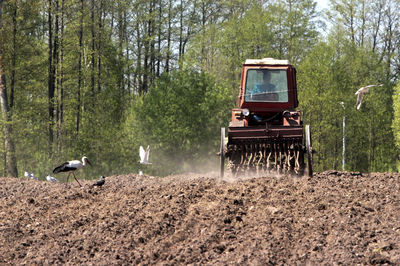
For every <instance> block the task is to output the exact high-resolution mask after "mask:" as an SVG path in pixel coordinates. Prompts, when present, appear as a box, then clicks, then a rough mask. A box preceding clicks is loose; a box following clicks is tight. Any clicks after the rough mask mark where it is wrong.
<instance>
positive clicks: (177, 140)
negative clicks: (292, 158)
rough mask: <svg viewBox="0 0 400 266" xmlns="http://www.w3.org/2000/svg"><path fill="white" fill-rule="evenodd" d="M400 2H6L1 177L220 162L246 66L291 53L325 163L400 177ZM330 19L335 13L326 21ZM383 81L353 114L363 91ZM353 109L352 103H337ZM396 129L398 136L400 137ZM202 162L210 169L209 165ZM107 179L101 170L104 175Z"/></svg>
mask: <svg viewBox="0 0 400 266" xmlns="http://www.w3.org/2000/svg"><path fill="white" fill-rule="evenodd" d="M398 8H399V3H398V1H394V0H379V1H365V0H356V1H354V0H353V1H349V0H332V1H330V5H329V9H328V10H327V12H320V11H318V10H317V8H316V2H314V1H312V0H284V1H263V0H261V1H260V0H244V1H239V0H224V1H211V0H113V1H110V0H97V1H94V0H86V1H85V0H46V1H39V0H31V1H23V0H8V1H5V0H0V25H1V29H0V75H1V82H0V99H1V111H2V119H1V126H2V129H3V130H2V132H1V134H0V135H1V137H2V143H3V145H1V146H0V153H1V154H2V155H3V156H2V159H3V160H2V161H3V164H2V165H0V171H2V173H3V175H5V176H21V173H22V172H23V171H24V170H29V171H36V172H37V173H38V174H39V175H43V176H45V175H46V174H47V173H50V172H51V170H52V166H54V165H56V164H57V163H60V162H62V161H64V160H69V159H78V158H80V157H82V156H83V155H86V156H87V157H89V158H90V159H91V161H92V162H94V164H95V165H96V167H93V168H92V169H89V170H85V173H83V175H85V176H86V177H88V178H91V177H93V178H94V176H95V175H98V174H104V175H106V174H113V173H124V172H137V171H138V169H139V168H140V165H139V164H138V162H137V161H138V159H139V158H138V147H139V146H140V145H147V144H150V145H151V150H152V151H151V155H150V158H151V159H153V160H154V163H153V165H151V166H149V167H147V169H145V170H146V171H148V172H149V173H152V174H159V175H165V174H170V173H174V172H180V171H187V170H193V169H197V168H202V167H206V166H209V167H210V168H211V169H213V167H214V166H215V163H217V161H218V160H217V158H216V157H214V156H215V152H216V150H217V149H218V148H217V147H218V142H219V137H218V136H219V128H220V127H222V126H225V127H226V126H227V125H228V122H229V120H230V109H231V108H232V107H234V105H235V104H236V99H237V95H238V86H239V80H240V68H241V65H242V63H243V62H244V60H245V59H247V58H262V57H274V58H279V59H289V60H290V62H291V63H292V64H293V65H294V66H295V67H296V68H297V70H298V87H299V97H300V108H301V109H302V111H303V114H304V119H305V122H306V123H309V124H311V126H312V131H313V145H314V148H315V149H316V150H317V153H316V155H315V156H316V157H315V158H316V159H315V162H316V169H317V170H319V171H322V170H324V169H341V167H342V165H341V162H342V138H343V134H342V133H343V130H342V122H341V121H342V119H343V117H346V121H347V123H346V133H345V135H346V136H345V137H346V141H347V142H346V143H347V145H346V166H345V168H346V170H354V171H397V162H398V154H399V153H398V150H397V149H396V148H395V145H394V144H395V143H396V141H395V136H396V134H398V133H397V132H398V126H396V125H398V124H396V123H395V121H396V117H395V112H394V110H395V106H396V104H397V102H398V101H394V100H393V99H395V98H393V95H394V94H395V91H394V88H395V85H396V84H397V83H398V77H399V70H400V61H399V60H398V58H399V57H398V55H399V49H400V45H399V44H400V34H399V30H398V29H399V27H398V26H399V22H400V19H399V15H398V14H397V12H396V10H398ZM323 14H326V15H323ZM370 83H382V84H384V86H383V87H379V89H376V90H371V92H370V94H369V95H368V96H366V97H365V98H366V99H365V102H364V103H363V106H362V108H361V110H358V111H357V110H355V107H354V106H355V95H354V92H355V91H356V90H357V88H358V87H359V86H362V85H368V84H370ZM340 102H344V108H343V107H342V106H341V105H340ZM396 130H397V131H396ZM200 166H202V167H200ZM96 178H97V176H96Z"/></svg>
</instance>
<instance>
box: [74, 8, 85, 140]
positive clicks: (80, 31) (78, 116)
mask: <svg viewBox="0 0 400 266" xmlns="http://www.w3.org/2000/svg"><path fill="white" fill-rule="evenodd" d="M83 3H84V0H81V12H80V16H81V17H80V22H79V56H78V91H77V95H76V102H77V103H76V124H75V134H76V136H78V135H79V124H80V118H81V87H82V53H83V15H84V13H83V11H84V10H83Z"/></svg>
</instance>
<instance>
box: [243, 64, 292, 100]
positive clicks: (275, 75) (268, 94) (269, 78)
mask: <svg viewBox="0 0 400 266" xmlns="http://www.w3.org/2000/svg"><path fill="white" fill-rule="evenodd" d="M244 100H245V101H246V102H281V103H283V102H288V100H289V99H288V83H287V75H286V70H285V69H273V70H272V69H249V70H247V75H246V90H245V97H244Z"/></svg>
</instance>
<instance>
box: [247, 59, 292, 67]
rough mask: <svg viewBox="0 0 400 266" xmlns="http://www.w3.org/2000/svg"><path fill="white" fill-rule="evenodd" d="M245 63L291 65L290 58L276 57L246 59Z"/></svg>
mask: <svg viewBox="0 0 400 266" xmlns="http://www.w3.org/2000/svg"><path fill="white" fill-rule="evenodd" d="M244 64H245V65H289V60H279V59H274V58H269V57H268V58H263V59H246V61H245V63H244Z"/></svg>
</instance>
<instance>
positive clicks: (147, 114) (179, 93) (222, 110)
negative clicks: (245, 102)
mask: <svg viewBox="0 0 400 266" xmlns="http://www.w3.org/2000/svg"><path fill="white" fill-rule="evenodd" d="M230 101H231V99H230V97H229V93H228V90H227V89H226V88H224V87H222V86H220V85H218V84H217V83H215V80H214V78H212V77H211V76H209V75H207V74H205V73H196V72H193V71H189V70H184V71H179V72H172V73H170V74H167V73H165V74H164V75H162V76H161V77H160V79H159V80H158V81H157V82H156V83H155V84H154V86H152V87H151V88H150V90H149V92H148V93H147V94H145V95H142V96H140V97H138V99H137V101H136V102H135V104H134V106H133V107H132V110H131V113H130V116H129V117H128V119H127V124H126V129H125V130H126V131H130V132H131V133H130V134H129V133H128V134H129V135H128V137H129V139H130V140H132V145H131V147H132V150H133V155H132V158H131V160H134V161H139V157H138V151H139V146H140V145H142V146H144V147H145V148H146V146H147V145H150V146H151V151H152V152H151V161H152V162H153V165H152V166H150V167H149V171H152V172H153V173H157V174H167V173H173V172H179V171H182V170H183V169H185V170H190V169H194V168H196V167H197V168H200V169H201V168H202V166H205V165H204V164H206V163H207V161H210V159H211V160H214V161H216V159H215V158H216V156H215V153H216V152H217V151H218V143H219V141H220V139H219V135H220V128H221V127H222V126H224V125H226V124H227V122H228V120H229V115H230V109H231V108H232V106H231V105H230ZM193 167H194V168H193Z"/></svg>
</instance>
